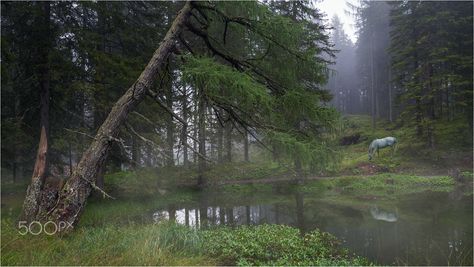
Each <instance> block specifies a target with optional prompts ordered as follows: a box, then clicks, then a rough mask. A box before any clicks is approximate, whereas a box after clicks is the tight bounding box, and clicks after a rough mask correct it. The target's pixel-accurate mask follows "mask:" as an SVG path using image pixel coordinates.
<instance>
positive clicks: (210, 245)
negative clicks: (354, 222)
mask: <svg viewBox="0 0 474 267" xmlns="http://www.w3.org/2000/svg"><path fill="white" fill-rule="evenodd" d="M203 235H204V243H203V245H204V251H205V253H207V254H209V255H210V256H212V257H215V258H217V259H218V260H219V261H220V262H221V263H222V264H224V265H240V266H243V265H339V266H340V265H368V264H369V262H368V260H366V259H364V258H360V257H353V256H351V255H349V253H348V251H347V250H345V249H342V248H341V247H340V246H339V241H338V240H337V238H336V237H334V236H333V235H331V234H329V233H325V232H320V231H319V230H315V231H312V232H310V233H307V234H305V235H303V236H302V235H301V234H300V231H299V230H298V229H296V228H293V227H289V226H284V225H260V226H241V227H238V228H236V229H232V228H218V229H213V230H208V231H204V232H203Z"/></svg>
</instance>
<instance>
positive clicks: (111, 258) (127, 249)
mask: <svg viewBox="0 0 474 267" xmlns="http://www.w3.org/2000/svg"><path fill="white" fill-rule="evenodd" d="M17 231H18V230H17V229H16V228H15V227H13V222H12V221H11V220H2V256H1V260H2V262H1V264H2V265H4V266H5V265H198V264H199V265H214V264H216V261H215V260H214V259H212V258H211V257H209V256H206V255H204V254H203V253H202V250H201V244H202V241H201V235H200V233H198V232H197V231H195V230H192V229H190V228H187V227H184V226H180V225H176V224H171V223H164V224H156V225H154V224H152V225H128V226H115V225H107V226H101V227H81V228H79V229H77V230H76V231H74V233H72V234H71V235H69V236H67V237H63V238H59V237H56V236H45V235H39V236H31V235H26V236H21V235H19V234H18V232H17Z"/></svg>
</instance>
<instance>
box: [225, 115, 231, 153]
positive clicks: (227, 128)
mask: <svg viewBox="0 0 474 267" xmlns="http://www.w3.org/2000/svg"><path fill="white" fill-rule="evenodd" d="M225 142H226V152H227V156H226V161H227V162H232V122H231V121H230V118H228V120H227V122H226V124H225Z"/></svg>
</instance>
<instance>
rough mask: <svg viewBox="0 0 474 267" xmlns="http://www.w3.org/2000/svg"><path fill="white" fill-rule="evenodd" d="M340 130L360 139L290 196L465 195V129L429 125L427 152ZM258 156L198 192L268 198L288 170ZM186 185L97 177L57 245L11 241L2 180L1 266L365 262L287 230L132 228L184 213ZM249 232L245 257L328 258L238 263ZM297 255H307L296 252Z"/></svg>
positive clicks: (468, 165)
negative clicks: (431, 136) (377, 143)
mask: <svg viewBox="0 0 474 267" xmlns="http://www.w3.org/2000/svg"><path fill="white" fill-rule="evenodd" d="M344 125H345V127H344V129H342V133H341V135H340V138H342V137H344V136H351V135H354V134H359V135H360V138H359V140H360V141H359V142H357V143H356V144H352V145H347V146H342V145H340V146H339V152H338V153H340V156H341V163H340V165H339V167H338V168H335V169H331V170H327V171H324V172H320V173H318V174H316V175H314V174H313V175H309V174H308V175H307V177H306V178H307V179H306V183H305V184H304V185H302V186H297V185H295V187H296V188H298V189H297V190H301V191H302V192H304V193H305V194H307V195H308V196H311V195H314V196H316V195H322V194H325V195H326V196H327V199H328V200H330V201H338V202H343V201H349V202H352V203H353V202H357V201H366V200H367V199H370V200H371V199H385V200H387V202H390V201H391V199H393V198H396V197H397V196H399V195H401V194H408V193H416V192H421V191H425V190H431V191H444V192H451V191H453V190H456V188H461V190H460V191H459V192H460V194H471V195H472V177H473V173H472V140H467V139H466V138H465V137H466V135H467V136H469V133H466V132H465V130H464V129H465V128H466V127H464V126H462V122H457V121H454V122H450V123H445V124H440V125H437V128H436V129H437V131H436V140H437V143H436V146H435V148H434V149H431V148H427V147H426V145H425V143H424V142H420V141H417V139H415V138H413V137H412V136H413V135H412V134H413V133H412V132H411V130H409V129H408V128H407V127H396V126H394V125H393V124H389V123H386V122H378V126H377V130H376V131H372V130H371V128H370V121H369V119H368V117H364V116H351V117H348V118H347V119H346V122H345V123H344ZM460 125H461V126H460ZM466 126H467V125H466ZM385 136H395V137H397V138H398V139H399V147H398V150H397V151H396V153H395V155H394V156H393V157H392V156H391V155H390V150H389V149H386V150H382V151H381V152H380V156H376V157H375V159H374V160H373V161H368V159H367V147H368V143H369V142H370V140H372V139H374V138H382V137H385ZM462 140H466V141H464V142H463V141H462ZM254 158H257V157H254ZM258 158H259V159H260V160H259V161H252V162H250V163H246V162H233V163H229V164H222V165H219V166H215V167H212V168H209V169H208V170H207V171H206V177H207V178H208V181H209V184H210V185H211V187H210V188H209V189H207V190H208V191H206V192H211V191H216V190H218V191H220V192H221V193H222V192H223V193H222V195H223V196H226V197H225V199H222V200H217V201H227V202H229V203H230V204H231V205H232V204H235V205H243V204H242V201H245V198H246V196H249V195H259V194H260V195H263V194H261V193H262V192H266V191H271V190H274V188H273V187H272V185H271V184H274V183H275V182H283V181H292V180H294V176H293V175H292V172H291V171H289V170H288V168H287V167H285V166H287V165H283V164H279V163H275V162H271V161H270V160H269V159H268V157H265V156H258ZM196 177H197V174H196V170H194V169H183V168H180V167H172V168H161V169H140V170H136V171H127V172H116V173H111V174H107V175H106V179H105V182H106V187H105V190H106V191H107V192H109V193H110V194H111V195H112V196H114V197H116V198H117V199H116V200H110V199H102V198H101V197H100V196H99V195H98V194H97V195H96V196H94V197H93V198H92V199H91V200H90V201H89V203H88V207H87V208H86V210H85V213H84V215H83V217H82V219H81V222H80V225H79V229H77V230H76V231H74V233H72V234H71V235H70V236H67V237H62V238H57V237H54V236H48V235H39V236H33V235H25V236H23V235H19V234H18V229H17V228H16V224H15V223H16V218H17V217H18V214H19V212H20V209H21V203H22V201H23V197H24V192H25V190H26V186H27V185H26V184H25V183H17V184H12V183H8V182H7V181H5V179H2V188H1V193H2V195H1V200H2V204H1V205H2V210H1V215H2V220H1V228H2V231H1V265H137V264H138V265H222V264H227V265H233V264H244V265H245V264H264V265H272V264H277V263H278V264H281V265H296V264H301V263H304V264H306V265H318V264H320V265H360V264H367V263H368V262H367V261H366V260H365V259H362V258H358V257H356V258H353V257H349V256H348V255H346V254H345V253H344V252H342V251H341V250H339V249H335V248H334V249H333V245H332V243H331V242H332V241H331V240H332V239H331V238H327V237H326V238H320V234H321V233H312V234H310V236H308V237H307V238H309V239H311V240H313V241H312V242H313V243H311V244H310V245H309V246H308V244H306V243H304V241H303V240H306V239H304V238H299V235H296V236H294V230H292V228H291V227H289V228H284V227H283V228H281V227H279V226H270V228H265V227H263V228H258V227H256V228H243V229H241V230H239V231H232V230H230V229H228V230H222V231H223V232H222V231H221V232H215V233H214V232H213V230H212V229H211V230H209V231H195V230H192V229H189V228H186V227H182V226H178V225H174V224H167V223H158V224H149V223H139V222H140V219H138V220H137V218H141V216H143V213H144V212H146V213H148V212H149V211H150V210H154V209H157V208H158V207H168V206H169V205H177V206H179V205H184V203H188V204H187V205H189V202H193V201H195V199H196V194H207V193H206V192H204V193H197V192H196V190H195V189H194V188H193V187H192V186H190V185H193V184H195V181H196ZM325 178H327V179H325ZM216 186H217V187H219V189H217V188H216ZM285 190H287V189H285ZM254 193H255V194H254ZM257 193H258V194H257ZM239 196H243V197H239ZM247 198H248V197H247ZM232 201H234V202H235V203H234V202H232ZM265 201H273V200H272V199H270V200H265ZM219 231H220V230H219ZM264 233H267V234H268V235H275V234H278V236H284V235H288V236H291V238H290V239H285V240H283V239H281V240H280V238H276V239H275V238H274V236H267V235H265V234H264ZM256 234H258V236H261V238H262V239H261V240H259V239H255V240H256V241H255V243H252V246H251V247H252V248H253V249H255V251H254V252H252V251H251V252H252V253H257V252H258V251H260V252H261V251H262V249H263V251H265V248H268V246H267V245H268V244H269V243H268V242H270V241H269V240H274V241H272V242H275V243H274V244H272V245H271V246H273V247H281V246H280V245H281V244H282V243H281V242H293V243H292V244H294V246H292V247H293V248H295V250H294V251H282V252H281V255H280V256H282V257H283V256H284V257H286V256H288V255H299V256H298V257H300V256H301V258H305V259H307V255H306V254H304V253H306V252H307V253H308V255H310V254H311V253H313V252H314V251H318V250H320V249H323V250H325V251H329V254H327V255H328V256H327V257H321V258H312V259H311V260H310V261H309V262H301V261H299V260H300V258H294V259H291V260H288V261H286V262H285V261H284V259H283V258H278V259H279V260H282V261H280V262H278V261H272V260H270V259H265V256H262V257H263V259H262V258H260V259H256V258H252V257H251V256H248V252H249V251H248V249H247V248H248V247H249V246H248V244H247V243H248V241H245V238H244V239H242V238H243V237H246V236H247V237H249V236H251V237H252V238H254V237H255V236H256ZM222 236H226V237H227V240H228V241H229V242H227V243H225V242H224V243H222V245H215V244H220V243H219V242H215V240H214V241H212V240H213V238H214V239H215V238H218V237H219V238H220V237H222ZM255 238H256V237H255ZM238 240H241V241H238ZM242 240H243V241H242ZM328 240H329V241H331V242H329V241H328ZM234 241H235V242H234ZM326 241H328V242H329V243H327V242H326ZM302 242H303V243H302ZM206 244H208V245H207V247H206ZM209 244H213V245H209ZM307 247H310V248H311V249H310V250H306V248H307ZM302 248H305V250H303V249H302ZM301 251H306V252H304V253H303V252H301ZM300 252H301V253H303V254H301V253H300ZM246 253H247V254H246ZM285 253H286V254H285ZM313 254H314V253H313ZM285 255H286V256H285ZM257 260H261V261H257ZM273 260H276V259H273Z"/></svg>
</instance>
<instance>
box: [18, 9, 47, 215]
mask: <svg viewBox="0 0 474 267" xmlns="http://www.w3.org/2000/svg"><path fill="white" fill-rule="evenodd" d="M41 11H42V17H41V18H40V19H39V21H38V23H44V26H43V27H42V31H43V34H44V35H45V40H46V42H45V43H42V44H40V45H41V46H43V47H39V51H38V52H39V55H38V57H39V62H38V65H39V66H38V70H37V72H38V77H39V86H40V88H39V89H40V90H39V91H40V141H39V144H38V152H37V154H36V161H35V166H34V169H33V175H32V177H31V184H30V185H29V186H28V189H27V191H26V197H25V200H24V202H23V209H22V213H21V215H20V220H21V221H27V222H31V221H33V220H34V219H35V218H36V215H37V213H38V211H39V210H40V205H41V196H42V190H43V186H44V183H45V180H46V176H47V175H48V168H49V97H50V92H49V86H50V72H49V50H50V45H51V44H50V40H51V36H50V35H51V33H50V4H49V2H42V3H41Z"/></svg>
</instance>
